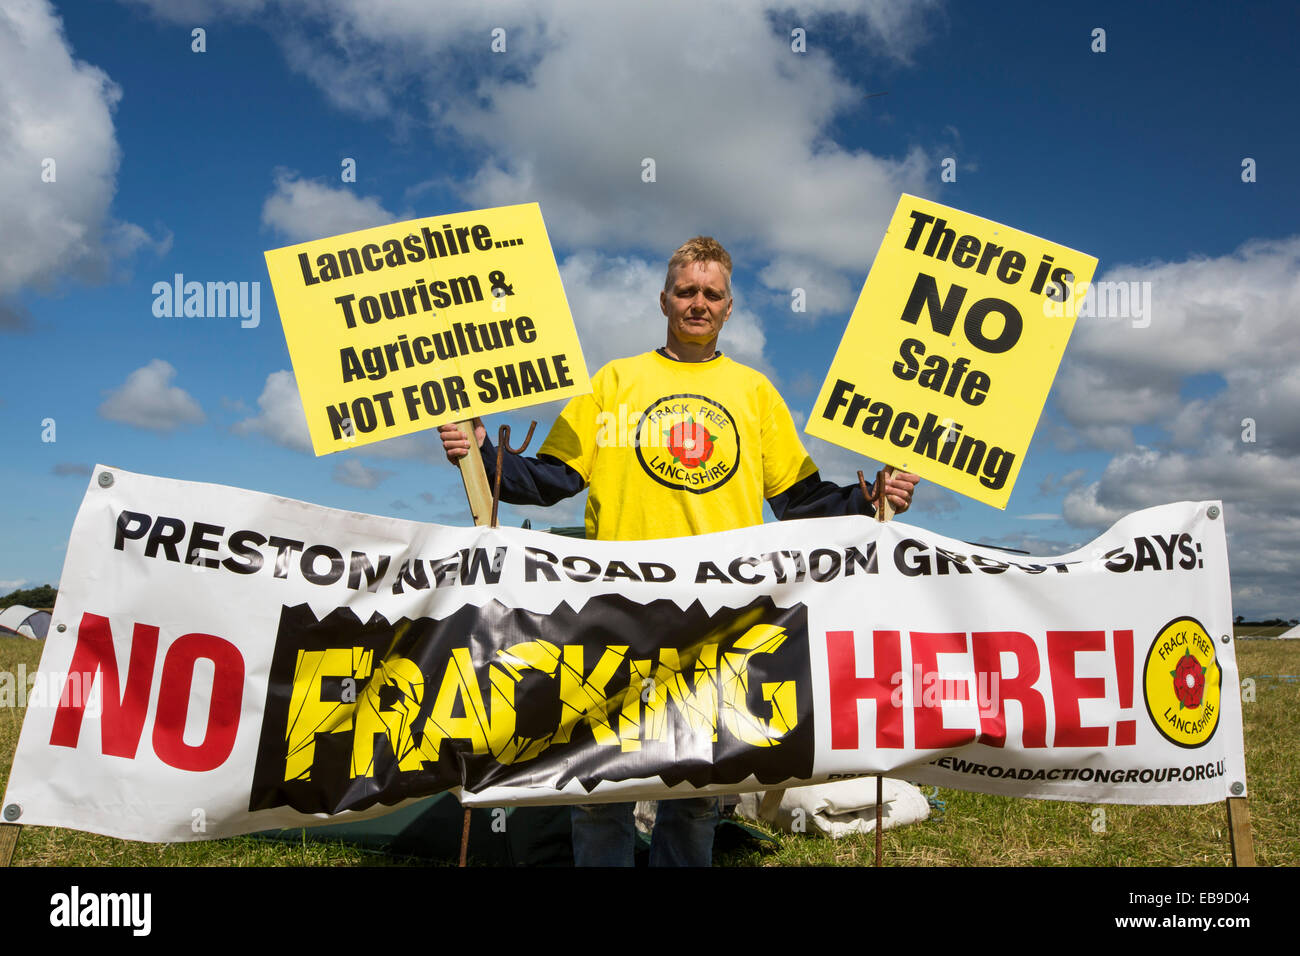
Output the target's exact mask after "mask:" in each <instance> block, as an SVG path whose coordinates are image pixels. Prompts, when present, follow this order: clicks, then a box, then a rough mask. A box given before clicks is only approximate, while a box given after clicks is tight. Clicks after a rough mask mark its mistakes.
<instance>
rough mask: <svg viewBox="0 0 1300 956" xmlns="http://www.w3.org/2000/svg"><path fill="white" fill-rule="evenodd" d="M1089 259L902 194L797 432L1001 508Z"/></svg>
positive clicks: (1093, 263) (1087, 277)
mask: <svg viewBox="0 0 1300 956" xmlns="http://www.w3.org/2000/svg"><path fill="white" fill-rule="evenodd" d="M1096 267H1097V260H1096V259H1095V258H1093V257H1091V256H1088V255H1084V254H1083V253H1080V252H1077V251H1075V250H1073V249H1068V248H1066V247H1065V246H1059V245H1056V244H1055V243H1051V242H1047V241H1046V240H1044V239H1039V238H1038V237H1036V236H1032V235H1030V234H1028V233H1025V232H1020V231H1018V230H1015V229H1009V228H1007V227H1006V226H1003V225H999V224H998V223H995V222H990V221H989V220H987V219H981V218H979V217H978V216H972V215H970V214H968V213H964V212H961V211H959V210H956V209H951V208H949V207H947V206H941V205H939V204H938V203H934V202H929V201H927V200H924V199H918V198H917V197H915V196H908V195H904V196H903V197H902V198H901V199H900V200H899V203H898V207H897V209H895V211H894V216H893V219H892V220H891V221H890V224H889V229H888V231H887V232H886V234H885V238H884V241H883V242H882V243H881V246H880V251H879V253H877V255H876V260H875V262H874V263H873V265H872V267H871V273H870V274H869V275H868V276H867V281H866V284H865V285H864V286H863V288H862V294H861V295H860V296H859V298H858V303H857V305H856V307H855V308H854V310H853V315H852V317H851V318H850V320H849V325H848V328H847V329H846V330H845V333H844V338H843V340H842V341H841V342H840V347H839V350H838V351H837V352H836V355H835V360H834V362H833V363H832V364H831V369H830V372H829V373H828V374H827V377H826V381H825V383H824V384H823V385H822V389H821V394H820V395H819V396H818V398H817V404H816V405H815V406H814V408H813V412H812V414H811V415H810V416H809V418H808V425H807V426H806V429H805V430H806V431H807V433H808V434H810V435H813V436H815V437H817V438H824V439H825V440H826V441H829V442H832V443H834V444H836V445H840V446H842V447H845V448H849V449H851V450H853V451H856V452H859V453H861V454H864V455H869V456H871V457H873V458H876V459H879V460H880V461H884V462H887V463H888V464H891V465H894V466H896V467H899V468H901V469H903V470H904V471H910V472H915V473H917V474H919V475H921V476H922V477H923V478H926V479H928V480H930V481H934V482H936V483H937V484H940V485H943V486H945V487H947V488H951V489H952V490H953V491H958V492H961V493H962V494H964V495H968V496H970V497H972V498H974V499H976V500H977V501H983V502H985V503H986V504H990V505H993V506H995V507H998V508H1005V507H1006V504H1007V499H1008V498H1009V497H1010V495H1011V489H1012V487H1013V486H1014V485H1015V481H1016V476H1017V475H1018V473H1019V471H1020V466H1021V464H1022V462H1023V461H1024V456H1025V452H1026V450H1027V449H1028V447H1029V441H1030V439H1031V438H1032V437H1033V434H1034V427H1035V426H1036V425H1037V424H1038V416H1039V415H1040V414H1041V413H1042V410H1043V404H1044V403H1045V402H1046V401H1047V393H1048V391H1049V390H1050V389H1051V387H1052V379H1053V378H1054V377H1055V375H1056V369H1057V366H1059V365H1060V362H1061V356H1062V355H1063V354H1064V352H1065V345H1066V343H1067V342H1068V341H1069V338H1070V332H1071V331H1072V329H1073V328H1074V318H1075V315H1076V314H1077V307H1078V304H1079V299H1080V298H1081V296H1082V293H1083V290H1084V289H1086V288H1087V286H1088V284H1089V283H1090V282H1091V280H1092V274H1093V271H1094V270H1095V269H1096Z"/></svg>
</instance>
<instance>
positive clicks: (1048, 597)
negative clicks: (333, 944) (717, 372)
mask: <svg viewBox="0 0 1300 956" xmlns="http://www.w3.org/2000/svg"><path fill="white" fill-rule="evenodd" d="M1223 523H1224V522H1223V518H1222V516H1221V513H1220V510H1219V506H1218V505H1217V503H1213V502H1198V503H1181V504H1171V505H1165V506H1162V507H1159V508H1152V509H1149V510H1147V511H1142V512H1139V513H1136V514H1133V515H1130V516H1128V517H1126V518H1124V519H1123V520H1122V521H1120V522H1119V523H1117V524H1116V525H1115V526H1114V527H1113V528H1111V529H1110V530H1109V531H1107V532H1106V533H1105V534H1103V535H1102V536H1101V537H1099V538H1097V540H1096V541H1094V542H1093V543H1092V544H1090V545H1088V546H1086V547H1084V548H1081V549H1079V550H1078V551H1075V552H1072V553H1070V554H1066V555H1061V556H1059V557H1019V556H1010V555H1007V554H1006V553H1002V552H998V551H995V550H992V549H989V548H983V547H975V546H970V545H966V544H963V543H962V542H960V541H956V540H953V539H950V538H945V537H942V536H939V535H935V534H931V533H929V532H926V531H923V530H921V529H919V528H915V527H911V526H908V525H906V524H903V523H901V522H891V523H888V524H878V523H876V522H874V521H872V520H870V519H868V518H839V519H834V520H817V521H796V522H785V523H780V524H768V525H762V526H758V527H753V528H746V529H741V530H737V531H728V532H724V533H721V534H714V535H705V536H700V537H695V538H691V539H689V540H688V539H671V540H658V541H635V542H615V541H582V540H575V539H570V538H565V537H560V536H556V535H548V534H544V533H540V532H533V531H525V530H518V529H505V528H501V529H489V528H448V527H441V526H438V525H427V524H418V523H415V522H411V521H401V520H397V519H392V518H383V517H375V516H369V515H361V514H355V513H350V512H344V511H335V510H331V509H327V508H321V507H317V506H314V505H310V504H306V503H303V502H299V501H292V500H288V499H284V498H276V497H273V496H270V495H265V494H258V493H255V492H250V491H243V490H239V489H236V488H228V487H223V486H220V485H210V484H198V483H192V482H182V481H172V480H167V479H163V478H154V477H149V476H145V475H138V474H131V473H128V472H123V471H119V470H115V469H109V468H105V467H102V466H101V467H97V468H96V469H95V472H94V475H93V477H92V479H91V482H90V486H89V488H88V490H87V493H86V497H85V500H84V502H83V504H82V507H81V510H80V512H79V514H78V515H77V520H76V524H75V526H74V528H73V533H72V539H71V542H70V544H69V548H68V556H67V562H66V565H65V567H64V571H63V577H62V580H61V588H60V591H59V597H58V603H57V606H56V608H55V611H54V620H53V626H52V627H51V628H50V632H49V634H50V636H49V638H48V640H47V642H46V648H45V653H44V657H43V659H42V661H41V672H42V674H43V675H45V679H44V681H43V682H42V686H45V687H50V688H56V690H54V691H52V692H51V693H50V694H49V696H48V697H47V698H46V699H44V700H35V701H29V703H28V708H27V715H26V720H25V722H24V725H23V729H22V736H21V739H20V741H19V746H18V750H17V753H16V756H15V760H14V765H13V773H12V776H11V777H10V780H9V784H8V790H7V793H6V795H5V806H6V807H10V806H13V807H17V808H18V810H17V811H10V812H11V813H12V812H17V813H18V814H19V815H18V822H21V823H27V824H38V825H52V826H64V827H73V828H78V829H84V830H93V831H96V832H100V833H106V834H110V835H114V836H119V837H125V838H131V839H140V840H155V841H176V840H195V839H204V838H212V837H219V836H228V835H231V834H237V833H243V832H248V831H254V830H260V829H264V828H269V827H277V826H299V825H303V824H304V823H314V822H322V821H324V820H327V819H330V818H331V815H337V814H345V815H354V814H365V815H375V814H378V813H382V812H385V811H386V810H388V809H392V808H394V807H396V806H398V805H400V804H401V803H403V802H404V801H406V800H409V799H411V798H415V797H422V796H425V795H428V794H431V793H436V792H439V791H443V790H448V789H452V790H456V791H458V792H459V793H460V795H461V796H462V798H463V799H464V800H465V802H467V803H471V804H475V805H496V804H501V803H572V802H589V801H592V800H596V801H600V800H611V799H634V798H638V797H663V796H668V795H681V794H683V793H689V792H709V793H720V792H736V791H744V790H757V789H765V788H767V787H773V786H783V785H795V784H797V783H800V782H821V781H826V780H833V779H838V778H844V777H852V776H858V775H861V774H865V773H872V772H877V771H880V772H889V773H891V774H894V775H897V776H902V777H906V778H909V779H913V780H918V781H924V782H929V783H937V784H943V785H946V786H952V787H958V788H961V789H967V790H977V791H981V792H988V793H998V794H1010V795H1013V796H1022V797H1040V798H1051V799H1064V800H1080V801H1088V802H1112V803H1132V804H1177V803H1208V802H1212V801H1217V800H1220V799H1223V798H1224V797H1226V796H1228V795H1229V794H1232V795H1244V793H1245V789H1244V786H1245V766H1244V759H1243V750H1242V724H1241V704H1240V699H1239V696H1238V692H1237V688H1238V679H1239V678H1238V674H1237V665H1236V659H1235V656H1234V649H1233V645H1232V642H1231V640H1230V639H1228V637H1227V635H1229V634H1231V622H1232V609H1231V605H1230V602H1229V592H1228V565H1227V554H1226V549H1225V538H1224V532H1223ZM64 675H70V676H67V677H64ZM58 688H61V692H60V691H59V690H57V689H58Z"/></svg>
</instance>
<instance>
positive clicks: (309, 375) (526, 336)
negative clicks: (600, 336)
mask: <svg viewBox="0 0 1300 956" xmlns="http://www.w3.org/2000/svg"><path fill="white" fill-rule="evenodd" d="M266 266H267V269H268V270H269V272H270V274H271V286H272V288H273V289H274V290H275V301H276V305H277V306H278V308H279V311H280V321H281V323H282V324H283V326H284V336H285V339H286V340H287V341H288V344H289V357H290V358H291V359H292V361H293V371H294V375H295V376H296V377H297V379H298V391H299V394H301V396H302V405H303V411H304V412H305V413H306V415H307V428H308V430H309V431H310V433H311V441H312V447H313V448H314V449H315V450H316V454H317V455H325V454H328V453H330V452H334V451H339V450H341V449H344V448H352V447H356V446H358V445H363V444H368V443H370V442H376V441H381V440H383V439H385V438H395V437H397V436H398V435H406V434H409V433H411V432H415V431H421V430H422V429H425V428H433V427H435V426H437V425H440V424H443V423H444V422H450V421H463V420H465V419H468V418H472V417H473V416H475V415H488V414H491V413H493V412H505V411H510V410H511V409H516V408H524V407H526V406H528V405H535V404H538V403H540V402H550V401H555V400H556V399H561V398H570V397H572V396H574V395H581V394H584V393H586V392H589V391H591V384H590V382H589V380H588V378H587V366H586V363H585V362H584V361H583V358H582V349H581V346H580V345H579V344H578V333H577V330H576V329H574V327H573V316H572V315H571V314H570V313H569V305H568V301H567V300H566V299H565V297H564V288H563V286H562V285H561V284H560V273H559V270H558V269H557V268H556V265H555V255H554V254H553V253H552V252H551V242H550V239H549V238H548V237H547V235H546V226H545V224H543V222H542V214H541V210H540V209H539V208H538V206H537V204H536V203H529V204H526V205H520V206H501V207H498V208H496V209H480V210H478V211H476V212H464V213H457V214H455V215H450V216H434V217H430V218H428V219H412V220H411V221H409V222H400V223H395V224H393V225H390V226H379V227H376V228H374V229H363V230H361V231H359V232H351V233H348V234H346V235H342V236H334V237H331V238H328V239H317V240H314V241H312V242H304V243H301V244H299V245H295V246H286V247H284V248H283V249H273V250H271V251H269V252H267V253H266Z"/></svg>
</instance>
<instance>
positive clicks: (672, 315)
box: [440, 236, 919, 866]
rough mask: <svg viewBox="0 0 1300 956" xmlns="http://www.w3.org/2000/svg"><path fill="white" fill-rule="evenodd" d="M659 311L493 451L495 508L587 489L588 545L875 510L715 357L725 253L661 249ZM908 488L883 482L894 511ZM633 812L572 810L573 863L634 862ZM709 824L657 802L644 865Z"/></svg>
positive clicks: (703, 844)
mask: <svg viewBox="0 0 1300 956" xmlns="http://www.w3.org/2000/svg"><path fill="white" fill-rule="evenodd" d="M659 308H660V309H661V310H662V311H663V314H664V316H665V317H666V318H667V319H668V335H667V341H666V343H665V344H664V347H663V348H661V349H658V350H656V351H654V352H647V353H645V354H643V355H637V356H633V357H631V358H627V359H618V360H615V361H613V362H611V363H609V364H608V365H606V366H605V367H604V368H602V369H601V370H600V371H599V372H597V373H596V375H595V377H594V378H593V379H592V394H591V395H584V396H580V397H578V398H575V399H573V400H572V401H570V402H569V404H568V405H567V406H565V409H564V411H563V412H562V413H561V414H560V417H559V419H557V420H556V423H555V425H554V426H553V427H552V429H551V433H550V435H548V436H547V439H546V441H545V443H544V444H543V445H542V448H541V451H540V452H539V453H538V456H537V457H536V458H527V459H526V458H522V457H520V456H518V455H507V456H505V459H504V464H503V466H502V475H501V499H502V500H503V501H507V502H509V503H511V504H540V505H550V504H554V503H555V502H557V501H559V500H561V499H562V498H567V497H569V496H570V495H574V494H577V493H578V492H580V491H581V490H582V489H583V488H584V487H585V488H588V493H587V509H586V526H587V537H589V538H604V539H611V540H624V541H628V540H637V539H645V538H674V537H682V536H687V535H696V534H707V533H709V532H713V531H726V530H730V529H732V528H743V527H748V526H750V525H756V524H761V523H762V521H763V510H762V509H763V500H764V499H766V500H767V502H768V504H769V505H771V507H772V512H773V514H775V515H776V517H777V518H778V519H781V520H785V519H790V518H814V517H827V516H835V515H846V514H867V515H870V514H874V510H873V508H872V506H871V503H870V502H869V501H867V500H866V498H864V497H863V494H862V491H861V489H860V488H859V486H858V485H857V484H853V485H847V486H844V487H840V486H837V485H834V484H832V483H830V482H823V481H822V480H821V478H820V476H819V475H818V472H817V466H816V465H815V464H813V461H812V459H811V458H809V457H808V453H807V452H806V451H805V450H804V448H803V445H802V444H801V443H800V441H799V435H798V432H797V431H796V430H795V426H794V421H793V420H792V419H791V417H790V412H789V409H787V408H786V406H785V403H784V402H783V401H782V400H781V396H780V395H778V394H777V391H776V389H775V388H773V387H772V384H771V383H770V382H769V381H768V380H767V378H766V377H765V376H763V375H762V374H761V373H759V372H757V371H755V370H753V369H751V368H747V367H746V366H743V365H740V364H738V363H736V362H733V361H732V360H731V359H729V358H727V357H725V356H723V355H722V354H721V353H720V352H718V351H717V344H718V334H719V333H720V332H721V331H722V327H723V325H725V324H726V322H727V320H728V319H729V318H731V308H732V297H731V256H729V255H728V254H727V251H726V250H725V249H723V248H722V246H721V245H720V244H719V243H718V242H716V241H715V240H713V239H711V238H708V237H705V236H697V237H696V238H694V239H691V240H690V241H688V242H687V243H685V244H684V245H683V246H682V247H681V248H680V249H678V250H677V251H676V252H674V253H673V256H672V258H671V259H670V260H669V262H668V276H667V279H666V281H665V282H664V289H663V291H662V292H661V293H660V294H659ZM440 433H441V437H442V442H443V448H444V449H445V450H446V452H447V458H448V459H449V460H451V461H452V462H455V461H456V460H457V459H459V458H462V457H464V456H465V455H466V454H468V452H469V442H468V440H467V439H466V438H465V437H464V435H463V434H462V433H461V432H460V430H459V429H458V428H457V427H456V426H455V425H443V426H442V428H441V429H440ZM474 437H475V440H476V441H477V442H478V444H479V446H480V447H482V448H483V450H484V456H483V457H484V464H485V465H487V467H488V472H489V479H491V477H492V475H493V473H494V472H495V468H496V460H495V452H494V451H492V448H491V444H490V443H489V442H487V440H486V431H485V429H484V427H483V423H482V421H480V420H478V419H475V420H474ZM918 480H919V479H918V478H917V477H916V476H915V475H910V474H897V475H894V476H893V477H892V478H890V479H889V481H888V483H887V484H886V487H885V494H886V495H887V496H888V497H889V500H890V502H891V503H892V504H893V505H894V508H895V510H896V511H900V512H901V511H906V510H907V507H908V505H909V504H910V503H911V499H912V490H913V488H914V487H915V485H916V482H917V481H918ZM632 808H633V805H632V804H630V803H619V804H597V805H590V806H581V807H574V808H573V848H574V860H575V862H576V863H577V864H578V865H579V866H590V865H595V866H600V865H606V866H608V865H624V866H630V865H631V864H632V852H633V847H634V845H635V843H634V841H635V829H634V826H633V822H632V812H633V811H632ZM717 819H718V801H717V799H716V798H711V797H710V798H690V799H681V800H661V801H660V802H659V810H658V816H657V818H656V821H655V828H654V835H653V838H652V841H651V849H650V863H651V865H652V866H654V865H686V866H691V865H694V866H708V865H709V864H710V863H711V862H712V852H713V830H714V827H715V825H716V823H717Z"/></svg>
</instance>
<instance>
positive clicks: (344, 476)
mask: <svg viewBox="0 0 1300 956" xmlns="http://www.w3.org/2000/svg"><path fill="white" fill-rule="evenodd" d="M395 474H396V472H393V471H385V470H384V469H382V468H367V467H366V466H365V465H363V464H362V463H361V462H360V461H358V460H357V459H355V458H345V459H343V460H342V461H340V462H339V463H338V464H336V465H335V466H334V480H335V481H337V482H338V483H339V484H341V485H347V486H349V487H351V488H377V487H379V485H380V484H381V483H382V482H383V481H384V479H386V478H391V477H393V475H395Z"/></svg>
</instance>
